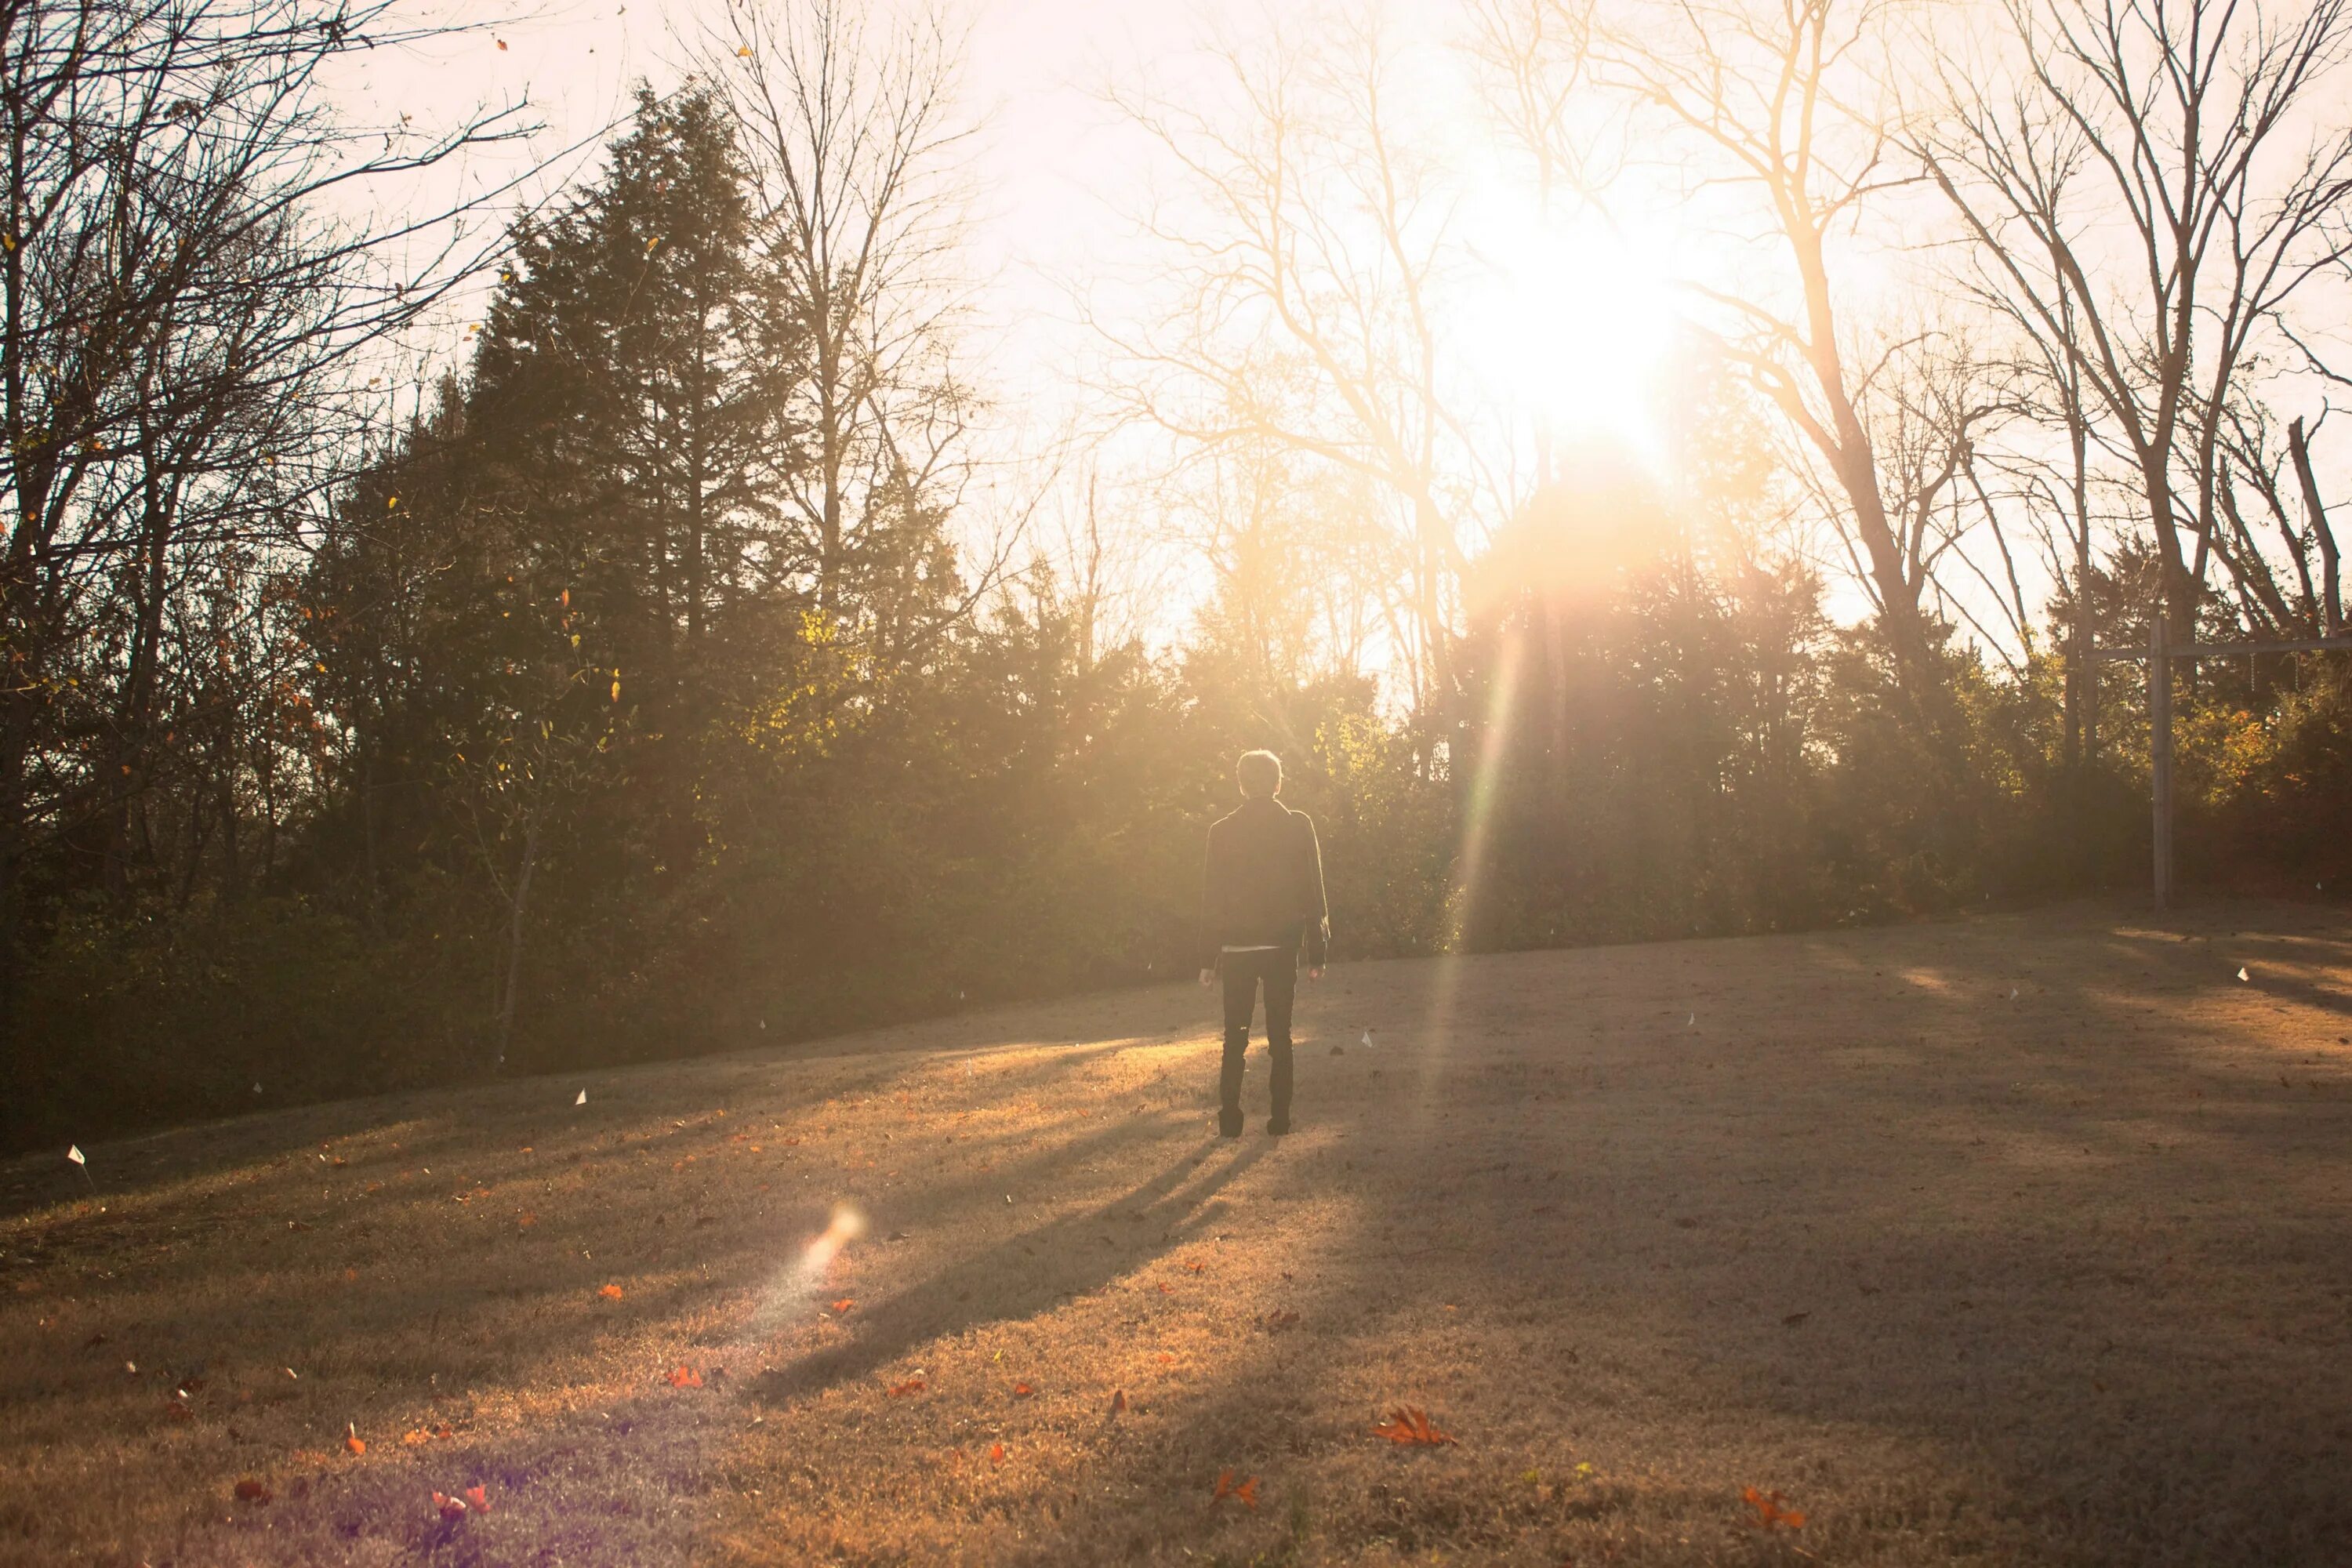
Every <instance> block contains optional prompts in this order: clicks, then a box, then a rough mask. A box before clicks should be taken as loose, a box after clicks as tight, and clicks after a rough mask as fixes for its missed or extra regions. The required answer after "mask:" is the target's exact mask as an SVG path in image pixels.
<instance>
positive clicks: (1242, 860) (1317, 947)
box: [1201, 796, 1331, 969]
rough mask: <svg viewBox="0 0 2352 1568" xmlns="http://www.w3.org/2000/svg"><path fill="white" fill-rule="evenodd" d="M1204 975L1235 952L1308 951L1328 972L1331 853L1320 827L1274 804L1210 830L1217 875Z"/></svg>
mask: <svg viewBox="0 0 2352 1568" xmlns="http://www.w3.org/2000/svg"><path fill="white" fill-rule="evenodd" d="M1201 939H1202V955H1201V967H1202V968H1203V969H1213V968H1215V967H1216V963H1217V956H1218V954H1219V952H1222V951H1223V949H1225V948H1228V947H1278V948H1286V949H1288V950H1290V951H1291V952H1297V951H1299V950H1300V949H1301V948H1302V947H1303V948H1304V949H1305V950H1306V957H1307V967H1308V968H1310V969H1316V968H1320V967H1321V966H1322V963H1323V959H1324V956H1325V953H1326V951H1327V949H1328V944H1329V942H1330V940H1331V924H1330V914H1329V911H1328V910H1327V909H1326V908H1325V906H1324V902H1323V851H1322V848H1321V847H1320V846H1318V844H1317V843H1316V841H1315V825H1314V824H1313V823H1311V822H1309V821H1307V814H1306V813H1305V812H1303V811H1293V810H1291V809H1290V808H1289V807H1288V806H1286V805H1283V804H1282V803H1281V802H1280V801H1278V800H1276V799H1274V798H1272V797H1271V796H1267V797H1264V798H1252V799H1248V800H1244V801H1243V802H1242V805H1241V809H1240V810H1239V811H1236V812H1234V814H1233V815H1232V816H1227V817H1223V818H1220V819H1219V820H1218V821H1217V822H1216V823H1215V824H1214V825H1213V826H1211V827H1210V829H1209V868H1208V877H1207V879H1206V884H1205V886H1204V887H1203V889H1202V895H1201Z"/></svg>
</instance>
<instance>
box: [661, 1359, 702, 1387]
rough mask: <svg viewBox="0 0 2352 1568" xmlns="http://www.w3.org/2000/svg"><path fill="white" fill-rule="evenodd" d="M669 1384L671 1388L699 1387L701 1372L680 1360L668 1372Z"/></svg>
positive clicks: (700, 1384)
mask: <svg viewBox="0 0 2352 1568" xmlns="http://www.w3.org/2000/svg"><path fill="white" fill-rule="evenodd" d="M669 1385H670V1386H671V1387H672V1388H700V1387H701V1386H702V1374H701V1373H698V1372H697V1371H695V1370H694V1369H693V1368H692V1367H690V1366H688V1365H686V1364H685V1363H683V1362H681V1363H678V1365H677V1369H676V1370H674V1371H673V1372H671V1373H670V1374H669Z"/></svg>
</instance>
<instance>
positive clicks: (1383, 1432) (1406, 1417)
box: [1372, 1405, 1454, 1447]
mask: <svg viewBox="0 0 2352 1568" xmlns="http://www.w3.org/2000/svg"><path fill="white" fill-rule="evenodd" d="M1372 1436H1375V1437H1385V1438H1387V1439H1388V1440H1389V1441H1390V1442H1391V1443H1398V1444H1403V1445H1408V1446H1410V1445H1416V1444H1417V1445H1420V1446H1423V1447H1438V1446H1439V1445H1441V1444H1444V1443H1451V1442H1453V1441H1454V1437H1453V1436H1452V1435H1450V1434H1448V1433H1444V1432H1441V1431H1439V1430H1438V1429H1437V1428H1436V1427H1435V1426H1433V1425H1432V1424H1431V1422H1430V1419H1429V1413H1428V1412H1427V1411H1425V1410H1420V1409H1416V1408H1415V1407H1413V1406H1412V1405H1398V1406H1397V1407H1396V1408H1395V1409H1393V1410H1391V1411H1390V1412H1389V1418H1388V1419H1387V1420H1385V1421H1382V1422H1381V1423H1379V1424H1378V1425H1376V1426H1373V1428H1372Z"/></svg>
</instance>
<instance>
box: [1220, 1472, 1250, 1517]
mask: <svg viewBox="0 0 2352 1568" xmlns="http://www.w3.org/2000/svg"><path fill="white" fill-rule="evenodd" d="M1227 1498H1238V1499H1240V1500H1241V1504H1242V1506H1243V1507H1244V1508H1246V1509H1248V1510H1251V1511H1252V1512H1255V1511H1256V1510H1257V1478H1256V1477H1255V1476H1252V1477H1250V1478H1249V1479H1246V1480H1244V1481H1242V1482H1240V1483H1239V1484H1235V1482H1234V1473H1233V1471H1231V1470H1219V1471H1218V1472H1217V1493H1216V1495H1215V1496H1214V1497H1213V1498H1211V1499H1210V1500H1209V1506H1210V1507H1212V1508H1213V1507H1215V1506H1216V1505H1217V1504H1218V1503H1221V1502H1223V1501H1224V1500H1225V1499H1227Z"/></svg>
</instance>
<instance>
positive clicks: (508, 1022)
mask: <svg viewBox="0 0 2352 1568" xmlns="http://www.w3.org/2000/svg"><path fill="white" fill-rule="evenodd" d="M539 820H540V813H539V811H538V810H536V809H534V810H533V811H532V812H531V814H530V816H529V818H527V819H526V821H525V824H524V826H523V832H522V869H521V870H520V871H519V872H517V873H516V875H515V890H514V898H513V899H512V900H509V920H508V922H507V983H506V994H505V995H504V996H503V997H501V998H500V999H499V1056H498V1060H496V1061H494V1062H492V1063H491V1064H490V1066H491V1067H492V1068H503V1067H505V1066H506V1065H507V1047H508V1045H509V1042H511V1041H512V1040H513V1038H514V1020H515V999H516V997H517V996H518V995H520V993H521V990H522V931H523V919H524V917H525V915H526V914H527V913H528V912H529V910H530V876H531V872H532V871H534V870H536V869H537V868H538V866H539Z"/></svg>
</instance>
